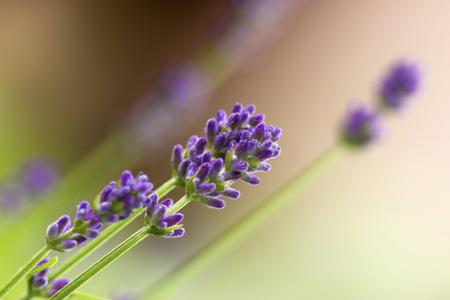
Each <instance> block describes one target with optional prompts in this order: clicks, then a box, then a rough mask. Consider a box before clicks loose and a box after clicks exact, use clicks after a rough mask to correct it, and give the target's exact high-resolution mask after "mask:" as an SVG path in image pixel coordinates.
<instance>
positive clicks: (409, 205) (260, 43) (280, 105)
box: [0, 0, 450, 300]
mask: <svg viewBox="0 0 450 300" xmlns="http://www.w3.org/2000/svg"><path fill="white" fill-rule="evenodd" d="M248 2H251V3H252V5H250V6H249V7H250V8H251V10H249V9H246V6H245V5H243V3H245V1H242V2H239V1H217V2H216V1H202V0H196V1H184V2H183V1H175V2H167V1H151V2H147V1H138V2H133V3H128V2H118V1H117V2H111V1H110V2H107V1H100V2H95V3H93V2H90V1H77V2H67V1H66V2H61V1H39V2H21V1H3V2H1V3H0V136H1V137H2V138H1V139H0V176H1V177H2V178H7V177H8V174H9V173H10V172H11V170H12V169H14V168H17V167H18V166H19V165H20V164H21V162H23V161H26V160H28V159H30V158H31V157H35V156H40V155H44V156H46V157H51V158H53V159H55V160H56V161H57V162H58V164H59V165H60V166H61V175H62V177H61V182H63V184H64V180H65V178H66V176H68V177H70V178H74V177H73V176H74V175H73V170H80V173H79V174H78V175H77V176H75V177H76V178H78V179H77V180H75V181H71V182H79V185H75V186H71V187H70V189H66V187H64V188H60V190H59V192H58V194H56V195H57V197H56V196H54V197H53V198H52V201H54V202H52V205H49V209H48V216H46V218H44V219H42V220H39V219H38V215H36V216H35V218H36V220H35V221H34V222H35V223H34V224H35V226H33V227H30V228H25V229H24V230H23V231H21V235H20V236H15V237H13V238H15V239H20V238H23V236H26V239H25V240H24V242H23V243H22V244H21V247H22V248H21V249H20V251H18V252H17V254H14V253H13V255H11V254H10V251H9V250H8V251H9V252H8V251H7V250H5V249H7V248H8V247H7V246H6V243H8V240H7V239H4V240H1V239H0V278H1V279H2V280H5V278H7V277H8V276H9V274H12V272H13V271H14V269H15V268H16V267H18V266H20V264H21V260H22V259H24V258H26V257H27V256H29V255H31V254H32V253H33V252H34V251H35V250H37V249H38V248H39V247H40V245H41V244H42V243H43V240H44V237H43V236H44V230H45V224H47V223H49V222H51V221H53V220H54V219H55V218H56V217H57V216H58V215H59V213H60V212H62V211H67V212H70V213H71V212H72V211H74V205H75V203H77V202H79V201H80V200H84V199H90V198H93V197H94V196H95V193H96V192H97V191H98V190H100V189H101V187H102V185H103V184H105V183H107V182H109V181H110V180H112V179H115V178H117V177H118V176H119V174H120V170H121V169H122V168H125V167H126V168H131V169H133V170H135V171H137V170H143V171H145V172H146V173H148V174H149V175H150V178H151V179H152V180H153V181H154V182H155V183H161V182H163V180H165V179H166V178H167V176H168V174H169V168H168V166H169V163H168V161H169V160H168V159H169V156H170V150H171V146H170V143H172V142H177V143H184V141H185V140H186V138H187V137H188V136H189V135H190V134H192V133H200V131H201V130H202V126H203V124H204V122H205V120H206V119H207V118H208V117H209V116H210V115H211V114H212V113H213V112H214V111H215V110H216V109H218V108H226V109H229V107H230V105H231V104H232V103H234V102H235V101H241V102H243V103H254V104H256V105H257V108H258V110H259V111H261V112H265V113H266V115H267V119H268V121H269V122H270V123H273V124H276V125H277V126H279V127H281V128H283V131H284V135H283V138H282V140H281V144H282V147H283V153H282V156H281V157H280V158H279V159H277V160H276V161H275V162H274V163H273V169H272V171H271V172H270V173H269V174H264V175H263V176H262V179H263V184H262V185H261V186H259V187H258V188H257V189H253V188H248V187H247V186H244V185H242V196H241V199H239V201H236V202H230V203H229V205H228V206H227V208H226V209H225V210H223V211H211V210H207V209H205V208H203V207H200V206H198V205H191V206H190V207H188V208H187V209H186V210H185V214H186V215H185V216H186V218H185V226H186V228H187V235H186V237H185V238H183V239H180V240H158V239H155V238H149V239H147V240H146V241H144V242H143V243H142V244H141V245H139V246H138V247H136V248H135V249H133V250H132V251H131V252H130V253H127V255H126V256H124V257H122V258H121V259H120V260H119V261H117V262H116V263H115V264H113V265H112V266H111V267H109V268H108V269H107V270H105V271H104V272H103V273H101V274H99V276H97V277H96V278H94V279H93V280H92V281H91V282H89V283H88V284H87V285H86V286H84V287H83V288H82V291H86V292H92V293H95V294H98V295H102V296H105V297H112V296H114V295H117V294H123V293H131V294H136V293H139V291H141V290H143V289H145V287H148V286H150V285H151V283H152V282H154V281H155V280H157V279H158V278H159V277H160V276H162V275H163V274H165V273H166V272H168V271H169V270H171V269H173V268H175V267H176V265H177V264H178V263H179V262H181V261H182V260H183V259H184V258H186V257H187V256H188V255H190V254H191V253H193V252H194V251H195V250H196V249H199V248H200V247H201V246H202V245H204V244H205V243H206V242H207V241H208V240H210V239H211V238H212V237H213V236H215V235H216V234H218V233H219V232H220V231H222V230H223V229H224V228H226V227H227V226H228V225H229V224H231V223H232V222H233V221H234V220H237V219H238V218H239V216H241V215H243V214H244V213H245V212H247V211H250V210H251V209H252V207H254V206H255V205H256V204H257V203H258V202H259V201H261V200H263V199H264V197H265V196H267V195H268V194H269V193H270V192H271V191H273V190H275V189H276V188H277V187H278V186H280V185H281V184H282V183H284V182H286V181H287V180H288V178H289V177H290V176H291V175H292V174H294V173H295V172H296V171H297V170H298V169H300V168H301V167H302V166H304V165H305V164H307V163H308V162H309V161H311V160H312V159H313V158H314V157H316V155H317V154H318V153H320V152H321V151H323V150H324V149H325V148H327V147H329V146H330V145H331V144H332V143H333V142H334V140H335V135H336V132H337V125H338V124H339V122H340V118H341V115H342V113H343V112H344V111H345V109H346V107H347V105H348V104H349V103H350V102H352V101H357V100H361V101H367V102H368V101H374V99H373V98H374V96H373V95H374V88H375V87H376V84H377V81H378V78H379V76H380V75H381V74H382V73H383V72H384V70H385V68H386V66H387V65H388V64H390V63H391V62H392V61H393V60H395V59H398V58H402V57H409V58H413V59H417V60H418V61H419V62H420V63H421V64H422V66H423V68H424V69H425V84H424V87H423V89H422V92H421V94H420V95H419V96H418V97H417V99H416V100H415V101H414V103H412V104H411V106H410V107H409V108H408V109H406V110H405V111H403V112H402V113H401V115H400V118H397V117H396V118H391V119H388V120H387V122H386V124H385V125H386V126H385V127H386V130H385V134H384V136H383V139H382V142H381V143H380V144H379V145H377V146H375V147H373V148H370V149H368V151H365V152H363V153H358V154H356V153H355V154H353V155H347V156H346V157H345V158H344V159H342V160H340V161H339V162H338V163H337V164H336V165H334V166H333V167H332V168H331V169H330V170H329V171H328V172H327V173H326V174H325V175H324V176H323V177H322V178H321V179H320V180H318V181H316V182H315V184H314V185H313V186H311V187H310V188H309V189H308V191H307V192H306V193H304V194H303V195H301V196H299V197H298V200H297V201H295V202H293V203H292V205H291V206H290V207H287V208H286V210H284V211H283V212H282V213H280V214H278V215H277V216H275V217H273V218H272V219H271V221H270V222H268V223H267V224H265V225H264V226H262V227H260V228H259V230H258V231H256V232H255V233H254V234H253V235H252V236H251V237H249V238H248V239H247V240H246V241H245V242H243V243H241V244H240V245H239V246H238V247H236V249H235V250H234V251H232V252H230V253H228V254H227V255H226V256H224V257H222V258H221V259H220V260H218V261H216V262H215V263H214V264H213V265H211V267H210V268H209V269H207V270H205V272H204V273H203V274H201V275H199V276H198V277H196V278H195V279H194V280H193V281H192V282H190V283H187V284H186V286H185V287H183V288H182V289H180V290H179V291H178V292H177V293H175V294H174V296H173V299H196V300H198V299H313V300H316V299H317V300H322V299H323V300H328V299H346V300H350V299H354V300H361V299H364V300H372V299H374V300H375V299H377V300H379V299H386V300H388V299H396V300H397V299H398V300H403V299H408V300H414V299H417V300H419V299H420V300H424V299H426V300H441V299H442V300H444V299H449V297H450V288H449V281H450V271H449V270H450V256H449V255H448V253H450V238H449V237H450V218H449V216H450V199H449V197H448V186H449V184H448V178H450V176H449V175H450V157H449V155H448V153H449V150H450V140H449V132H450V118H449V112H450V104H449V103H450V102H449V100H448V98H449V97H450V91H449V84H448V78H449V77H450V55H449V53H450V38H449V36H450V35H449V30H448V28H449V25H450V21H449V20H450V3H449V2H448V1H438V0H436V1H406V0H395V1H388V0H375V1H356V0H333V1H302V2H298V1H284V0H283V1H269V0H259V1H257V0H253V1H248ZM281 2H283V3H285V5H286V7H284V10H283V9H282V10H279V11H277V10H275V9H270V8H271V6H270V5H275V6H277V5H279V3H281ZM274 3H275V4H274ZM277 3H278V4H277ZM258 7H266V8H267V7H269V9H266V11H265V12H264V13H260V12H259V13H258V10H256V8H258ZM247 8H248V7H247ZM270 12H273V13H270ZM252 18H256V19H252ZM242 19H245V20H247V22H248V23H250V24H251V25H252V24H253V25H252V26H249V27H248V28H246V27H243V26H242V23H241V22H242ZM236 24H237V25H236ZM255 24H256V25H255ZM265 24H268V26H264V25H265ZM230 28H231V29H230ZM239 29H242V30H239ZM252 30H253V31H252ZM230 36H232V37H231V38H230ZM256 37H258V38H256ZM259 37H261V38H259ZM217 41H219V42H217ZM211 45H212V46H211ZM218 48H220V51H218V52H217V53H219V54H220V57H219V58H218V54H217V53H216V52H214V51H216V50H217V49H218ZM213 50H214V51H213ZM227 51H228V52H227ZM211 53H213V54H211ZM185 61H188V62H191V63H194V64H199V65H201V66H202V67H203V68H204V69H206V70H209V73H208V74H213V75H212V77H213V81H214V83H215V84H213V85H211V86H210V89H209V92H208V93H207V95H206V96H205V97H203V99H202V101H200V102H195V103H193V104H192V107H191V109H189V110H187V111H186V114H190V115H191V117H189V116H187V115H185V116H183V117H181V116H180V113H179V112H178V113H176V114H170V113H169V114H167V117H165V116H166V115H164V114H161V113H158V114H154V115H152V118H156V117H159V118H162V119H164V118H167V120H165V122H166V123H167V124H170V126H168V127H167V129H168V133H167V135H168V136H170V138H169V139H168V140H164V141H162V140H161V138H160V140H158V139H155V138H153V139H151V140H149V141H142V140H143V139H145V137H141V138H140V139H138V140H139V141H140V142H142V145H141V144H139V143H137V144H136V143H135V144H133V143H131V142H129V141H128V140H127V138H126V137H127V131H120V130H124V129H123V128H129V127H127V126H128V125H129V123H128V121H127V120H129V119H130V116H133V112H134V110H135V107H136V105H138V104H139V103H142V101H146V103H147V105H150V107H155V110H156V111H158V110H157V109H156V108H158V107H161V105H164V103H163V104H161V101H158V97H150V98H149V99H146V98H145V95H148V93H151V91H152V90H153V89H155V87H157V85H158V82H159V81H158V80H159V78H160V77H161V74H164V71H165V70H167V69H168V68H170V66H173V65H176V64H178V63H179V62H185ZM211 70H213V71H211ZM215 75H217V78H216V77H214V76H215ZM219 79H220V80H219ZM209 80H212V79H209ZM159 100H160V99H159ZM152 105H153V106H152ZM170 107H171V106H169V108H170ZM164 111H166V110H164ZM158 112H159V111H158ZM131 118H132V117H131ZM162 124H165V123H164V122H163V121H160V122H157V126H156V127H158V126H161V128H162V130H167V129H164V128H165V127H163V125H162ZM153 129H154V128H153ZM118 131H119V132H121V133H120V136H121V138H120V139H119V140H120V141H119V142H117V141H114V142H112V143H110V144H108V143H106V144H105V142H104V141H105V139H106V140H107V139H108V137H109V136H111V135H114V136H117V132H118ZM124 132H125V133H124ZM163 137H164V135H163ZM130 143H131V145H132V146H133V145H137V146H136V147H142V149H141V148H139V149H137V150H136V149H131V150H130V149H128V148H127V145H130ZM147 143H149V144H150V145H151V146H149V145H147ZM155 144H156V145H160V146H159V147H157V146H154V145H155ZM102 145H103V146H102ZM104 145H106V146H104ZM99 147H112V148H113V149H110V151H109V152H108V153H110V154H109V155H111V158H112V159H109V160H108V161H107V164H104V162H102V155H100V158H99V157H95V155H94V154H95V153H97V152H96V151H98V150H97V149H99ZM100 153H103V152H100ZM93 155H94V158H92V157H93ZM87 158H88V159H87ZM99 161H100V162H101V163H99ZM95 162H96V163H98V165H99V167H98V169H96V168H95V167H94V168H93V167H90V168H89V165H94V166H95ZM80 164H81V165H83V166H84V167H83V168H81V169H79V168H80ZM77 168H78V169H77ZM86 169H89V174H84V173H83V172H81V171H83V170H86ZM71 176H72V177H71ZM5 180H6V179H5ZM83 180H84V181H83ZM85 182H90V183H92V186H88V185H86V184H85ZM74 190H75V191H76V192H73V193H72V191H74ZM50 196H51V195H50ZM55 197H56V198H57V199H56V200H55ZM41 201H42V202H36V203H34V204H33V205H35V206H42V205H45V203H47V202H46V201H47V200H46V199H45V197H43V199H41ZM53 206H54V207H55V208H54V210H52V209H53ZM33 210H34V208H33V206H31V207H28V208H26V209H24V211H23V212H20V213H19V217H18V218H21V219H20V220H22V222H24V223H26V222H27V220H28V216H29V215H30V214H32V213H33ZM47 217H48V218H49V219H47ZM5 218H6V217H5ZM7 219H8V220H7V221H2V222H0V226H3V228H0V234H1V233H2V232H8V231H9V230H11V226H10V223H9V222H14V221H11V220H10V218H7ZM11 224H15V223H11ZM139 225H140V224H136V228H137V226H139ZM131 231H132V229H130V231H129V232H131ZM11 232H12V231H11ZM129 232H128V233H129ZM126 234H127V233H124V234H122V235H121V236H119V237H118V238H117V239H116V240H115V241H113V242H112V243H110V244H108V245H107V246H106V247H103V248H102V249H101V251H99V253H97V254H96V255H95V256H94V257H92V258H90V259H89V260H88V262H86V264H85V265H84V266H80V268H77V269H75V270H74V271H73V272H71V274H70V275H71V276H72V277H73V276H74V275H76V274H78V273H79V272H80V271H81V270H82V269H83V267H85V266H86V265H87V264H88V263H92V262H94V261H95V259H96V257H99V256H100V255H101V254H102V253H104V252H105V251H106V250H107V249H109V248H111V247H112V246H113V245H115V244H116V243H117V242H118V241H120V240H121V239H123V238H124V237H125V236H126ZM9 238H11V237H9ZM11 299H18V296H17V294H16V296H12V298H11Z"/></svg>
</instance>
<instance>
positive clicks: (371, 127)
mask: <svg viewBox="0 0 450 300" xmlns="http://www.w3.org/2000/svg"><path fill="white" fill-rule="evenodd" d="M342 135H343V139H344V141H345V142H347V143H348V144H350V145H352V146H363V145H367V144H370V143H371V142H373V141H374V140H376V139H377V138H378V137H379V135H380V124H379V117H378V115H377V113H376V112H374V111H371V110H370V109H369V108H367V107H365V106H363V105H358V106H354V107H352V108H351V109H350V110H349V112H348V113H347V116H346V117H345V120H344V124H343V128H342Z"/></svg>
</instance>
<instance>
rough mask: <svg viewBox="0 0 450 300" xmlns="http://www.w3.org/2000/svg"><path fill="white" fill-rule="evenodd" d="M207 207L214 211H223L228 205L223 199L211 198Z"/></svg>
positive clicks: (207, 202)
mask: <svg viewBox="0 0 450 300" xmlns="http://www.w3.org/2000/svg"><path fill="white" fill-rule="evenodd" d="M205 204H206V206H207V207H209V208H212V209H222V208H224V207H225V205H226V204H227V203H226V202H225V201H223V200H222V199H218V198H210V199H208V200H207V201H206V202H205Z"/></svg>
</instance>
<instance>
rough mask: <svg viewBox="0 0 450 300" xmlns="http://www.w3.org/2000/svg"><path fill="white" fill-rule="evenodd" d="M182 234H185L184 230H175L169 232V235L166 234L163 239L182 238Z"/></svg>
mask: <svg viewBox="0 0 450 300" xmlns="http://www.w3.org/2000/svg"><path fill="white" fill-rule="evenodd" d="M184 234H185V230H184V228H177V229H175V230H173V231H172V232H170V233H169V234H167V235H166V236H165V238H180V237H183V236H184Z"/></svg>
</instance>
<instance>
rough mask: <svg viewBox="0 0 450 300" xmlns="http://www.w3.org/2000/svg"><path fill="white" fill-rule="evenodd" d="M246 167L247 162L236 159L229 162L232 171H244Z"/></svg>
mask: <svg viewBox="0 0 450 300" xmlns="http://www.w3.org/2000/svg"><path fill="white" fill-rule="evenodd" d="M247 169H248V162H246V161H242V160H238V161H235V162H233V163H232V164H231V170H232V171H234V172H245V171H247Z"/></svg>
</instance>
